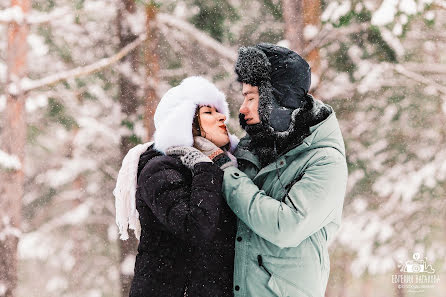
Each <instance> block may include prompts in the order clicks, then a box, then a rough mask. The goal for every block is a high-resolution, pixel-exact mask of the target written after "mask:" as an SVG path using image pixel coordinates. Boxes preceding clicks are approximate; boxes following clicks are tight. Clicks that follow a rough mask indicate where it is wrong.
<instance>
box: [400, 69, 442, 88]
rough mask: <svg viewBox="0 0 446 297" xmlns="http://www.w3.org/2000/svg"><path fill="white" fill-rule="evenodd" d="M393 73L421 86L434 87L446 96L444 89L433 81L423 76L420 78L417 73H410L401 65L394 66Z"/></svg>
mask: <svg viewBox="0 0 446 297" xmlns="http://www.w3.org/2000/svg"><path fill="white" fill-rule="evenodd" d="M394 69H395V71H396V72H398V73H400V74H402V75H404V76H406V77H408V78H410V79H412V80H414V81H416V82H419V83H422V84H425V85H428V86H432V87H434V88H435V89H436V90H437V91H439V92H441V93H443V94H445V95H446V87H445V86H442V85H440V84H438V83H436V82H435V81H433V80H431V79H429V78H426V77H425V76H422V75H420V74H418V73H415V72H412V71H409V70H407V69H406V68H405V67H404V66H403V65H395V67H394Z"/></svg>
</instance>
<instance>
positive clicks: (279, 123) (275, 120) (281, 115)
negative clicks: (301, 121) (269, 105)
mask: <svg viewBox="0 0 446 297" xmlns="http://www.w3.org/2000/svg"><path fill="white" fill-rule="evenodd" d="M292 113H293V110H292V109H289V108H284V107H282V108H273V110H272V111H271V114H270V116H269V122H270V125H271V127H273V129H274V130H275V131H278V132H283V131H286V130H287V129H288V127H289V126H290V123H291V114H292Z"/></svg>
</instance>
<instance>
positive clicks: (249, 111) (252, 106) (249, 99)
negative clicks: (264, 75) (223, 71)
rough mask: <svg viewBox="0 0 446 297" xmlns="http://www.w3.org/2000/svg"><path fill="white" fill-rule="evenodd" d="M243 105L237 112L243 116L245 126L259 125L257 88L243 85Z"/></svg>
mask: <svg viewBox="0 0 446 297" xmlns="http://www.w3.org/2000/svg"><path fill="white" fill-rule="evenodd" d="M242 94H243V98H244V100H243V104H242V106H240V109H239V112H240V113H241V114H243V115H244V117H245V121H246V124H248V125H254V124H258V123H260V117H259V88H258V87H256V86H252V85H249V84H245V83H243V88H242Z"/></svg>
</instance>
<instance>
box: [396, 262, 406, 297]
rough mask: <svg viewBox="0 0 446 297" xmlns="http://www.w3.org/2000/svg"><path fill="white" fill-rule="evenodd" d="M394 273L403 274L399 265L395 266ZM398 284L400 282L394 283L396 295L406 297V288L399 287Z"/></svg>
mask: <svg viewBox="0 0 446 297" xmlns="http://www.w3.org/2000/svg"><path fill="white" fill-rule="evenodd" d="M394 273H395V274H401V271H400V269H399V268H398V267H397V266H395V270H394ZM398 285H399V284H397V283H395V284H394V285H393V288H394V290H395V296H396V297H405V296H406V292H405V290H404V288H398Z"/></svg>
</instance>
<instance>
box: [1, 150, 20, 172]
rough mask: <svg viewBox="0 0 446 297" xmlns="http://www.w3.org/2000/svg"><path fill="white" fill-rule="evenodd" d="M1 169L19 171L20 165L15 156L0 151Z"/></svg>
mask: <svg viewBox="0 0 446 297" xmlns="http://www.w3.org/2000/svg"><path fill="white" fill-rule="evenodd" d="M2 167H3V168H5V169H7V170H19V169H20V168H22V164H21V163H20V160H19V158H18V157H17V156H15V155H10V154H8V153H6V152H4V151H2V150H0V168H2Z"/></svg>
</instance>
